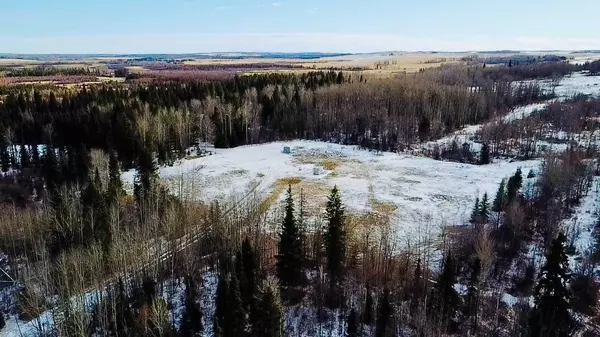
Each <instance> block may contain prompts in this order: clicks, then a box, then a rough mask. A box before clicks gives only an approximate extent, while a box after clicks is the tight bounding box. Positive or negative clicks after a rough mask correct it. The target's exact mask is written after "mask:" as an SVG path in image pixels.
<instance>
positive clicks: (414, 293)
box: [410, 257, 425, 314]
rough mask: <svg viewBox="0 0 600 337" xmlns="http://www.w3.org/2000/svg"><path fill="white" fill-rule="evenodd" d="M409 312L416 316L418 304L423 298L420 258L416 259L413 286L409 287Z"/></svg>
mask: <svg viewBox="0 0 600 337" xmlns="http://www.w3.org/2000/svg"><path fill="white" fill-rule="evenodd" d="M411 288H412V289H411V294H410V296H411V303H410V307H411V312H412V313H414V314H416V313H417V312H418V310H419V302H420V301H421V298H422V297H423V294H424V291H425V289H423V288H424V287H423V271H422V270H421V258H420V257H419V258H418V259H417V266H416V267H415V275H414V277H413V284H412V286H411Z"/></svg>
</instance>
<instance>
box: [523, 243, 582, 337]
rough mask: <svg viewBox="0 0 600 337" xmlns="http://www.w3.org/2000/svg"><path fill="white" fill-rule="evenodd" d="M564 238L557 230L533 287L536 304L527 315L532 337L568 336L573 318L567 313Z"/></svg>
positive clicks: (566, 262)
mask: <svg viewBox="0 0 600 337" xmlns="http://www.w3.org/2000/svg"><path fill="white" fill-rule="evenodd" d="M566 240H567V239H566V237H565V235H564V234H563V233H560V234H559V235H558V237H557V238H556V239H555V240H554V241H553V242H552V246H551V247H550V250H549V251H548V253H547V254H546V263H545V264H544V266H543V267H542V269H541V273H540V280H539V282H538V285H537V287H536V288H535V307H534V308H533V310H532V312H531V315H530V318H529V335H530V336H531V337H563V336H565V337H566V336H571V334H572V332H573V329H574V327H575V321H574V320H573V317H572V316H571V313H570V312H569V309H570V304H569V299H570V296H571V294H570V291H569V288H568V282H569V278H570V275H569V265H568V259H567V254H566V248H565V243H566Z"/></svg>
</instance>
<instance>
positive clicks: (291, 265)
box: [277, 186, 303, 287]
mask: <svg viewBox="0 0 600 337" xmlns="http://www.w3.org/2000/svg"><path fill="white" fill-rule="evenodd" d="M302 256H303V254H302V238H301V235H300V230H299V228H298V226H297V224H296V219H295V217H294V199H293V198H292V187H291V186H289V187H288V191H287V198H286V205H285V217H284V219H283V223H282V230H281V234H280V235H279V254H278V255H277V276H278V277H279V280H280V282H281V284H282V285H283V286H284V287H295V286H298V285H301V284H302V283H303V282H302V281H303V274H302V265H303V261H302V260H303V259H302Z"/></svg>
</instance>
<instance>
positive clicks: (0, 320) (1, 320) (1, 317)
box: [0, 312, 6, 330]
mask: <svg viewBox="0 0 600 337" xmlns="http://www.w3.org/2000/svg"><path fill="white" fill-rule="evenodd" d="M5 325H6V321H5V320H4V314H3V313H2V312H0V330H2V329H3V328H4V326H5Z"/></svg>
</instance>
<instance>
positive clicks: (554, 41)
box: [0, 33, 600, 54]
mask: <svg viewBox="0 0 600 337" xmlns="http://www.w3.org/2000/svg"><path fill="white" fill-rule="evenodd" d="M0 46H2V47H1V48H2V49H1V50H0V52H6V53H114V54H118V53H194V52H228V51H259V52H260V51H281V52H303V51H322V52H357V53H361V52H374V51H389V50H402V51H419V50H444V51H467V50H499V49H514V50H548V49H561V50H575V49H600V38H548V37H525V36H521V37H514V38H496V37H490V36H469V37H457V38H455V39H452V38H437V37H414V36H403V35H394V34H336V33H271V34H246V33H240V34H137V35H90V36H68V37H52V38H2V37H0Z"/></svg>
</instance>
